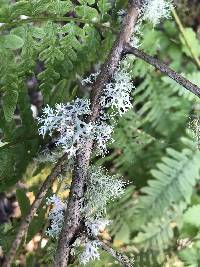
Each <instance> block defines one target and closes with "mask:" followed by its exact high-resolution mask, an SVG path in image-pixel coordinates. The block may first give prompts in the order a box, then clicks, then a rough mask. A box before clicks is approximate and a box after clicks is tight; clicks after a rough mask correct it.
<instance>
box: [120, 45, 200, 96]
mask: <svg viewBox="0 0 200 267" xmlns="http://www.w3.org/2000/svg"><path fill="white" fill-rule="evenodd" d="M124 54H126V55H127V54H133V55H134V56H136V57H138V58H141V59H142V60H144V61H146V62H147V63H149V64H150V65H152V66H154V67H155V68H156V69H158V70H159V71H161V72H163V73H165V74H167V75H168V76H169V77H170V78H171V79H173V80H174V81H176V82H177V83H179V84H180V85H182V86H183V87H185V88H186V89H187V90H189V91H190V92H192V93H193V94H195V95H196V96H198V97H200V88H199V87H198V86H197V85H195V84H193V83H192V82H190V81H189V80H187V79H186V78H184V77H183V76H182V75H180V74H178V73H177V72H176V71H174V70H172V69H171V68H169V67H168V66H167V65H166V64H164V63H163V62H161V61H160V60H158V59H156V58H154V57H152V56H150V55H148V54H146V53H145V52H143V51H141V50H139V49H137V48H135V47H131V46H129V45H127V46H126V48H125V50H124Z"/></svg>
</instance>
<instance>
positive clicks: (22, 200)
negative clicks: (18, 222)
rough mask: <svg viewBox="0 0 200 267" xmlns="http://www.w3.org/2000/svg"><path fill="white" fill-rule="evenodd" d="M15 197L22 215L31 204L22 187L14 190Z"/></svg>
mask: <svg viewBox="0 0 200 267" xmlns="http://www.w3.org/2000/svg"><path fill="white" fill-rule="evenodd" d="M16 197H17V201H18V203H19V206H20V210H21V213H22V216H23V217H24V216H25V215H26V214H27V213H28V212H29V210H30V206H31V205H30V201H29V199H28V197H27V196H26V193H25V191H24V190H22V189H17V190H16Z"/></svg>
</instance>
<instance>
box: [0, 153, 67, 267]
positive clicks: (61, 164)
mask: <svg viewBox="0 0 200 267" xmlns="http://www.w3.org/2000/svg"><path fill="white" fill-rule="evenodd" d="M66 158H67V155H66V154H64V155H63V156H62V157H61V158H60V159H59V161H58V162H57V164H56V165H55V167H54V168H53V169H52V171H51V173H50V174H49V175H48V176H47V178H46V179H45V181H44V183H43V184H42V186H41V188H40V190H39V192H38V194H37V196H36V198H35V201H34V202H33V204H32V206H31V209H30V211H29V213H28V214H27V215H26V217H25V218H24V219H23V220H22V222H21V224H20V226H19V229H18V232H17V235H16V237H15V240H14V241H13V243H12V246H11V248H10V251H9V252H8V254H7V257H6V259H5V262H4V264H3V267H10V266H11V264H12V262H13V260H14V258H15V255H16V253H17V249H18V247H19V245H20V243H21V241H22V238H23V237H24V235H26V233H27V231H28V227H29V224H30V222H31V220H32V219H33V216H34V214H35V213H36V211H37V209H38V207H39V206H40V204H41V203H42V200H43V198H44V197H45V195H46V193H47V191H48V189H49V188H50V186H51V185H52V183H53V182H54V181H55V179H56V177H58V175H59V174H61V173H62V172H63V170H64V169H65V160H66Z"/></svg>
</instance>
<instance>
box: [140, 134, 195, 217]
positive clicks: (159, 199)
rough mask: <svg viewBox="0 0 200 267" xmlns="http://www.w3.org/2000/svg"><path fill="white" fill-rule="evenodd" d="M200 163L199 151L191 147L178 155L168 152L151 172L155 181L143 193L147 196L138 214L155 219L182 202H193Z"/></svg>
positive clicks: (177, 153) (175, 152) (176, 152)
mask: <svg viewBox="0 0 200 267" xmlns="http://www.w3.org/2000/svg"><path fill="white" fill-rule="evenodd" d="M184 142H186V141H185V139H184ZM188 142H189V141H188ZM199 162H200V152H199V151H198V150H197V149H193V148H192V147H190V148H185V149H183V150H182V152H178V151H176V150H174V149H171V148H168V149H167V154H166V156H165V157H163V158H162V161H161V162H160V163H158V164H157V169H155V170H152V171H151V174H152V176H153V177H154V179H152V180H149V181H148V186H146V187H144V188H142V190H141V191H142V193H144V194H145V195H143V196H141V197H140V198H139V204H138V211H139V213H140V214H143V215H144V214H145V216H146V217H153V216H154V217H156V216H160V215H162V214H163V210H164V209H165V208H168V207H169V206H170V205H171V204H172V203H179V202H180V201H181V200H183V201H186V202H187V203H188V202H190V198H191V195H192V191H193V187H194V185H195V183H196V182H197V180H198V179H199V170H200V163H199Z"/></svg>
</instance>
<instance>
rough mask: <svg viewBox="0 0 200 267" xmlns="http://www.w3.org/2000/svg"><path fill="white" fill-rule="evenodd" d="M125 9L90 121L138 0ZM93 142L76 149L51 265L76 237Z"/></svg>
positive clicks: (61, 263)
mask: <svg viewBox="0 0 200 267" xmlns="http://www.w3.org/2000/svg"><path fill="white" fill-rule="evenodd" d="M130 2H131V4H130V5H129V8H128V12H127V15H126V17H125V18H124V22H123V25H122V29H121V31H120V33H119V35H118V37H117V40H116V41H115V43H114V45H113V48H112V50H111V52H110V54H109V56H108V59H107V61H106V62H105V63H104V65H103V66H102V68H101V72H100V74H99V76H98V77H97V80H96V83H95V84H94V86H93V88H92V94H91V114H92V115H91V116H90V118H89V120H90V121H92V122H94V121H96V120H97V119H98V117H99V112H100V101H99V100H100V97H101V94H102V92H103V89H104V86H105V84H106V82H107V81H108V80H109V79H110V78H111V77H112V76H113V74H114V72H115V71H116V69H117V67H118V65H119V62H120V59H121V56H122V52H123V49H124V46H125V45H126V43H128V41H129V40H130V38H131V35H132V33H133V30H134V26H135V24H136V22H137V19H138V16H139V9H138V8H139V7H140V0H132V1H130ZM92 146H93V142H92V141H88V142H87V143H86V145H85V147H84V149H83V151H79V152H78V153H77V157H76V166H75V169H74V173H73V178H72V184H71V188H70V195H69V201H68V205H67V209H66V212H65V215H64V224H63V228H62V231H61V233H60V236H59V239H58V247H57V251H56V256H55V262H54V266H55V267H65V266H67V265H68V259H69V253H70V245H71V244H72V243H73V242H74V240H75V239H76V235H77V233H78V231H79V230H80V221H81V211H80V207H81V206H82V204H83V197H84V188H85V179H86V176H87V172H88V167H89V162H90V157H91V152H92Z"/></svg>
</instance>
